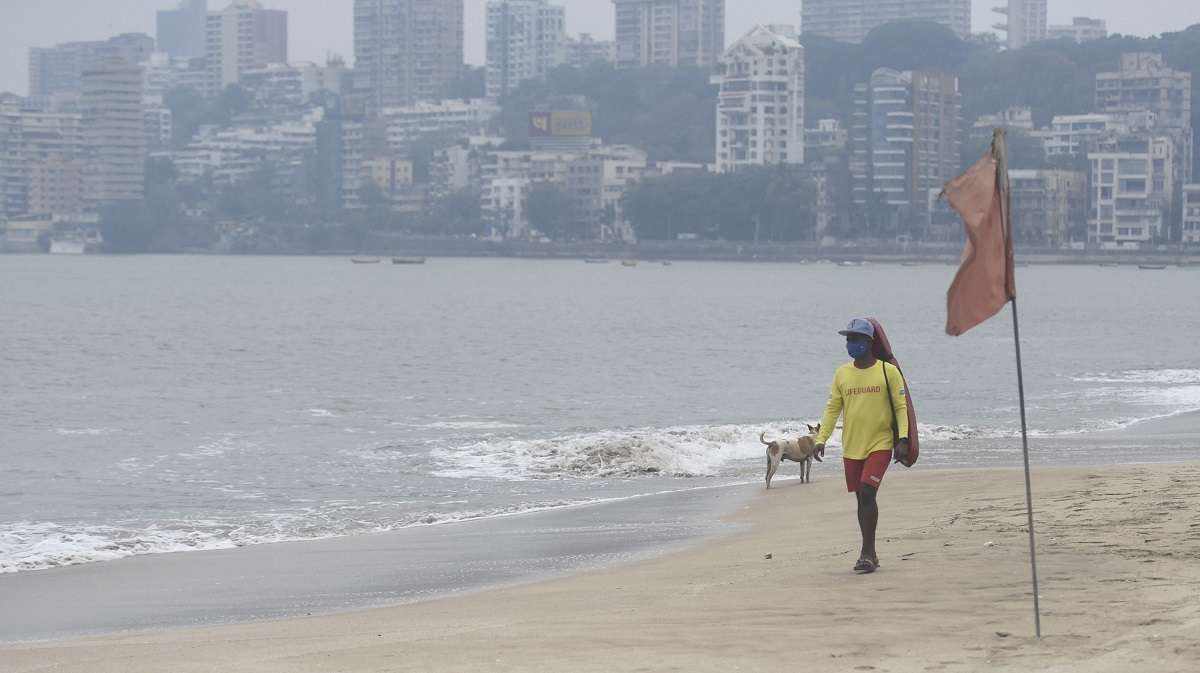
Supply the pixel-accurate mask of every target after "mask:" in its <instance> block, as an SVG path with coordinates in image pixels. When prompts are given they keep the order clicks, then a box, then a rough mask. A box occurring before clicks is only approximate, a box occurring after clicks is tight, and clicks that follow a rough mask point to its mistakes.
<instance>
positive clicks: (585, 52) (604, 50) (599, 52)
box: [566, 33, 617, 68]
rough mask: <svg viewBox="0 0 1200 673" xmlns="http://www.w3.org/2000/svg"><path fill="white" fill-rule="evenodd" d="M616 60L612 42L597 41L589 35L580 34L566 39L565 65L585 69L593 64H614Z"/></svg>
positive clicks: (614, 45) (615, 51) (615, 47)
mask: <svg viewBox="0 0 1200 673" xmlns="http://www.w3.org/2000/svg"><path fill="white" fill-rule="evenodd" d="M616 60H617V43H616V42H613V41H612V40H597V39H595V38H593V37H592V34H591V33H580V34H579V37H578V38H574V37H568V38H567V58H566V63H567V65H569V66H571V67H573V68H586V67H588V66H589V65H592V64H593V63H614V62H616Z"/></svg>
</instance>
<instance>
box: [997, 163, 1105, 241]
mask: <svg viewBox="0 0 1200 673" xmlns="http://www.w3.org/2000/svg"><path fill="white" fill-rule="evenodd" d="M1008 178H1009V183H1010V185H1009V191H1010V193H1011V194H1012V204H1011V206H1012V223H1013V232H1014V234H1015V236H1016V241H1017V243H1020V244H1023V245H1030V246H1038V247H1045V248H1061V247H1063V246H1065V245H1066V244H1068V243H1072V242H1075V241H1074V239H1075V236H1074V235H1073V234H1078V236H1079V242H1081V243H1082V242H1083V241H1084V240H1086V237H1085V236H1084V235H1083V231H1084V227H1085V226H1086V225H1087V204H1088V193H1087V175H1086V174H1085V173H1082V172H1079V171H1065V170H1018V169H1012V170H1010V171H1009V172H1008Z"/></svg>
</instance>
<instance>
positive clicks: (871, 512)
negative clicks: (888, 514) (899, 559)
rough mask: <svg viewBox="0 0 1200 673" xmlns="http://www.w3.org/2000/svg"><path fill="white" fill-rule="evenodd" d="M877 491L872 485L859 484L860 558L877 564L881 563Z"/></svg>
mask: <svg viewBox="0 0 1200 673" xmlns="http://www.w3.org/2000/svg"><path fill="white" fill-rule="evenodd" d="M877 493H878V491H877V489H875V488H874V487H872V486H867V485H866V484H859V486H858V492H857V496H858V528H859V530H861V531H862V552H861V553H860V554H859V555H858V558H859V560H862V559H866V560H869V561H870V562H871V563H874V564H875V565H876V566H878V565H879V555H878V554H877V553H876V552H875V528H876V527H877V526H878V525H879V503H878V502H877V501H876V498H875V496H876V494H877Z"/></svg>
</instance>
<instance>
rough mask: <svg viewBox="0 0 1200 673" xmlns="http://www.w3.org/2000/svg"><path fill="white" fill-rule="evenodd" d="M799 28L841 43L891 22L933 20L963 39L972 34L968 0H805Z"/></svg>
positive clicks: (856, 39) (855, 41)
mask: <svg viewBox="0 0 1200 673" xmlns="http://www.w3.org/2000/svg"><path fill="white" fill-rule="evenodd" d="M800 16H801V19H800V31H801V32H802V33H809V34H816V35H824V36H826V37H830V38H833V39H835V40H839V41H841V42H853V43H859V42H862V41H863V40H864V39H865V38H866V37H867V34H868V33H870V32H871V31H872V30H874V29H875V28H878V27H879V26H882V25H883V24H885V23H891V22H893V21H932V22H934V23H940V24H942V25H943V26H946V27H947V28H949V29H950V30H952V31H954V34H955V35H958V36H959V37H960V38H963V39H966V38H968V37H970V35H971V0H804V3H803V6H802V7H801V14H800Z"/></svg>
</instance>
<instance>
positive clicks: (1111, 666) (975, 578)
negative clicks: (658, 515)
mask: <svg viewBox="0 0 1200 673" xmlns="http://www.w3.org/2000/svg"><path fill="white" fill-rule="evenodd" d="M893 470H894V471H893V473H891V474H889V477H888V480H887V483H886V485H885V487H884V490H883V491H882V494H881V506H882V508H883V518H882V521H881V540H880V552H881V553H880V558H881V561H882V564H883V567H882V568H881V569H880V571H879V572H877V573H875V574H874V575H868V576H861V577H860V576H855V575H853V574H852V573H851V572H850V567H851V565H852V564H853V562H854V560H855V556H856V553H857V543H858V541H857V530H856V526H855V523H854V510H853V498H851V497H849V496H847V495H846V494H845V493H844V485H843V483H842V482H841V478H840V474H838V470H837V467H836V466H835V465H831V464H825V465H819V466H817V469H814V474H815V476H816V480H817V481H816V483H814V484H812V485H800V484H799V483H797V482H795V481H786V482H777V488H775V489H773V490H771V491H770V492H765V493H760V494H758V495H756V496H754V497H753V499H752V500H751V502H750V504H748V505H746V506H745V508H744V509H743V510H742V511H740V512H739V513H738V514H737V515H735V516H733V517H731V519H730V520H731V521H733V522H735V523H744V524H748V525H747V526H745V527H744V528H742V529H741V530H740V531H739V532H736V533H734V534H732V535H728V536H726V537H723V538H718V539H711V540H708V541H705V542H703V543H700V544H697V545H694V546H691V547H688V548H686V549H684V550H680V551H676V552H674V553H671V554H669V555H667V556H663V557H660V558H654V559H649V560H641V561H636V562H634V563H631V564H627V565H624V566H621V567H617V568H613V569H609V570H603V571H597V572H591V573H588V574H583V575H577V576H572V577H562V578H557V579H549V580H546V581H542V582H538V583H535V584H527V585H522V586H515V587H509V588H503V589H497V590H491V591H484V592H479V593H473V594H469V595H462V596H455V597H450V598H444V599H440V600H434V601H429V602H424V603H416V604H410V605H404V606H399V607H391V608H380V609H371V610H360V611H356V612H348V613H343V614H337V615H331V616H324V617H312V618H299V619H289V620H282V621H273V622H261V623H253V624H239V625H225V626H212V627H202V628H189V629H176V630H169V631H162V632H157V633H150V634H142V635H137V634H134V635H119V636H109V637H103V638H95V639H89V640H74V641H64V642H52V643H43V644H36V645H26V646H12V647H8V648H5V649H2V650H0V671H4V672H8V671H14V672H16V671H20V672H32V671H88V672H89V673H104V672H108V671H112V672H116V671H121V672H123V673H126V672H136V671H156V672H157V671H164V670H170V671H173V672H191V671H223V672H231V671H248V672H255V673H266V672H272V673H274V672H283V671H288V672H308V671H311V672H317V671H320V672H328V671H340V672H351V671H354V672H357V671H362V672H368V671H371V672H375V671H378V672H383V671H456V672H460V671H514V672H516V671H521V672H527V671H597V672H600V671H604V672H611V671H731V670H743V671H780V672H783V671H796V670H804V671H816V672H821V671H829V672H833V671H838V672H841V671H853V670H863V671H871V670H874V671H893V672H901V673H903V672H908V671H962V672H967V671H971V672H974V671H981V670H988V671H993V670H994V671H1013V672H1015V671H1023V672H1024V671H1088V672H1089V673H1097V672H1098V673H1106V672H1108V673H1117V672H1118V671H1119V672H1122V673H1124V672H1126V671H1133V670H1138V671H1142V670H1144V671H1156V672H1165V673H1172V672H1176V671H1178V672H1179V673H1183V672H1184V671H1188V672H1191V671H1194V670H1196V666H1197V663H1198V662H1200V567H1198V562H1200V523H1197V521H1196V517H1195V512H1196V511H1197V507H1198V506H1200V466H1197V465H1194V464H1192V465H1161V466H1129V465H1121V466H1116V465H1114V466H1104V467H1087V468H1039V469H1037V470H1036V471H1035V475H1034V489H1035V500H1036V522H1037V527H1038V528H1037V530H1038V543H1039V570H1040V573H1041V580H1042V586H1041V594H1042V609H1043V630H1044V633H1045V638H1043V639H1042V640H1041V641H1038V640H1036V639H1035V638H1033V615H1032V604H1031V593H1030V578H1029V549H1028V538H1027V536H1026V531H1025V529H1024V526H1025V509H1024V484H1023V480H1022V477H1021V473H1020V471H1015V470H968V471H922V470H920V469H916V470H911V471H904V470H900V469H896V468H893ZM768 555H769V556H770V557H769V558H768ZM10 605H11V604H9V605H6V609H7V608H8V607H9V606H10ZM55 607H57V608H58V609H61V610H70V609H71V606H70V604H58V605H56V606H55ZM18 609H22V608H18Z"/></svg>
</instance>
